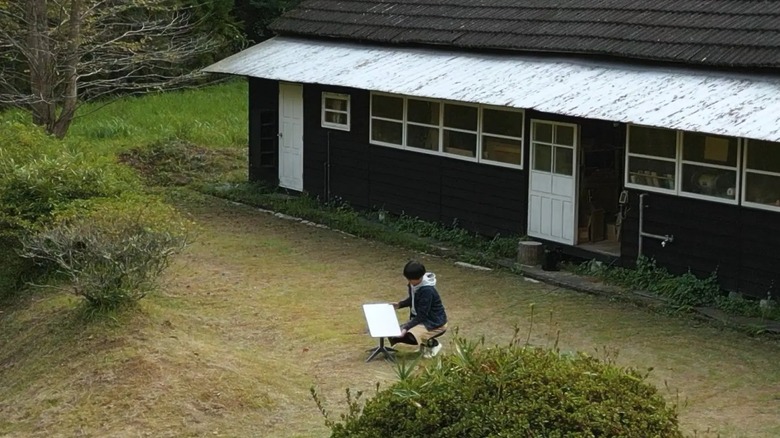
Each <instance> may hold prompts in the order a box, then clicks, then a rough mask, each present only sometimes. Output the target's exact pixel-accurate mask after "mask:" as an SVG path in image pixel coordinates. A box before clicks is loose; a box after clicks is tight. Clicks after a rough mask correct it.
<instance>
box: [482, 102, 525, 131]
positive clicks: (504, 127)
mask: <svg viewBox="0 0 780 438" xmlns="http://www.w3.org/2000/svg"><path fill="white" fill-rule="evenodd" d="M482 132H484V133H486V134H499V135H506V136H509V137H522V136H523V113H520V112H516V111H501V110H495V109H487V108H485V109H483V110H482Z"/></svg>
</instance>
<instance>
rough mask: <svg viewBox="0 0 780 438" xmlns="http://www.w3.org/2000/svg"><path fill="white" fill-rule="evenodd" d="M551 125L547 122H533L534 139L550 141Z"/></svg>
mask: <svg viewBox="0 0 780 438" xmlns="http://www.w3.org/2000/svg"><path fill="white" fill-rule="evenodd" d="M552 133H553V125H551V124H549V123H540V122H534V141H543V142H545V143H552V137H553V136H552Z"/></svg>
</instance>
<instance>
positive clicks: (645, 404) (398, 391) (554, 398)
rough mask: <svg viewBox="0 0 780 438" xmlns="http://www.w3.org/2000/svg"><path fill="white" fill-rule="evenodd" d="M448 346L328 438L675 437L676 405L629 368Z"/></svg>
mask: <svg viewBox="0 0 780 438" xmlns="http://www.w3.org/2000/svg"><path fill="white" fill-rule="evenodd" d="M455 344H456V348H455V349H456V353H455V354H451V355H447V356H444V357H442V358H441V359H440V360H438V361H434V362H431V363H430V364H428V365H427V366H426V367H424V368H423V369H422V370H421V371H419V372H416V373H411V374H409V375H405V376H404V377H405V378H402V379H401V381H399V382H398V383H396V384H394V385H393V386H391V387H389V388H387V389H384V390H382V391H379V392H378V393H377V394H376V396H374V397H373V398H371V399H370V400H368V401H367V402H366V403H365V405H364V406H363V408H362V410H361V409H360V408H359V404H358V403H356V402H355V401H354V399H353V400H352V401H351V402H350V412H349V414H345V415H344V416H343V417H342V418H343V421H342V422H334V421H332V420H328V421H327V424H328V425H329V426H330V428H331V431H332V437H365V438H374V437H390V436H398V437H407V438H412V437H430V438H436V437H439V438H444V437H452V438H456V437H457V438H469V437H473V438H484V437H499V436H501V437H545V438H555V437H583V438H584V437H637V438H652V437H663V438H674V437H681V436H682V434H681V432H680V431H679V427H678V420H677V412H676V407H675V406H670V405H668V404H667V403H666V402H665V400H664V399H663V397H661V395H659V394H658V392H657V390H656V388H655V387H653V386H651V385H650V384H648V383H647V382H646V381H645V378H646V375H642V374H640V373H639V372H637V371H636V370H634V369H629V368H620V367H617V366H615V365H614V364H612V363H609V362H605V361H600V360H597V359H595V358H593V357H591V356H588V355H585V354H572V355H565V354H560V353H558V352H556V351H552V350H549V349H542V348H534V347H528V346H526V347H523V346H518V345H516V344H512V345H510V346H508V347H494V348H485V347H484V346H481V345H478V344H474V343H468V342H466V341H464V340H462V339H458V340H456V342H455ZM401 368H403V367H401ZM402 374H407V373H399V376H400V375H402ZM314 395H315V400H316V401H317V402H318V404H319V405H320V407H322V404H321V401H320V400H318V398H317V395H316V392H314ZM323 412H324V413H325V411H324V410H323Z"/></svg>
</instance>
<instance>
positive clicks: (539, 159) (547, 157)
mask: <svg viewBox="0 0 780 438" xmlns="http://www.w3.org/2000/svg"><path fill="white" fill-rule="evenodd" d="M534 170H542V171H544V172H550V171H552V146H548V145H546V144H538V143H534Z"/></svg>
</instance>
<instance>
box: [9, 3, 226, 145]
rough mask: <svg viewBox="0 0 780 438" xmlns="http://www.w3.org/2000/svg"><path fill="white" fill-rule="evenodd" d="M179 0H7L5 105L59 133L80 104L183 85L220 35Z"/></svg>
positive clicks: (190, 79) (216, 47) (212, 49)
mask: <svg viewBox="0 0 780 438" xmlns="http://www.w3.org/2000/svg"><path fill="white" fill-rule="evenodd" d="M176 6H177V4H176V3H175V2H174V1H173V0H144V1H138V0H0V104H6V105H8V104H11V105H15V106H20V107H24V108H27V109H29V110H30V111H31V113H32V114H33V119H34V120H35V122H36V123H38V124H41V125H43V126H45V127H46V129H47V130H48V131H49V132H50V133H53V134H55V135H57V136H58V137H62V136H64V135H65V134H66V133H67V130H68V128H69V126H70V123H71V121H72V120H73V117H74V116H75V113H76V109H77V108H78V106H79V104H81V103H83V102H87V101H89V100H93V99H99V98H101V97H105V96H110V95H116V94H124V93H139V92H144V91H148V90H161V89H170V88H171V87H181V86H184V85H185V84H187V83H192V81H193V80H194V79H196V78H198V75H196V74H192V73H191V72H190V71H187V70H189V69H187V68H186V66H188V65H192V64H191V61H192V60H193V59H195V58H196V57H199V56H202V55H204V54H208V53H212V52H214V51H215V50H216V49H218V48H219V46H220V41H219V40H218V39H215V38H210V36H209V35H206V34H204V33H203V32H202V31H197V30H196V28H197V23H195V22H193V19H192V14H191V13H190V12H191V11H189V10H187V9H181V8H180V7H176Z"/></svg>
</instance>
